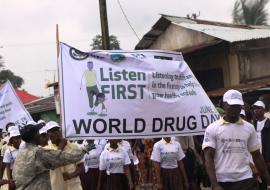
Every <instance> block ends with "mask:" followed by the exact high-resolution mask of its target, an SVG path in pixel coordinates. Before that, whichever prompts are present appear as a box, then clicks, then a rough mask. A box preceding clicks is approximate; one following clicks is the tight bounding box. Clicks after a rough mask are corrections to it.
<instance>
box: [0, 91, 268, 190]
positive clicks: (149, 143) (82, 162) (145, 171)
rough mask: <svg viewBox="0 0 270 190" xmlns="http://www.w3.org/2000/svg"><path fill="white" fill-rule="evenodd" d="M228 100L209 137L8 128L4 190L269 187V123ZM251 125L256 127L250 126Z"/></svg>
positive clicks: (0, 166) (259, 108) (257, 110)
mask: <svg viewBox="0 0 270 190" xmlns="http://www.w3.org/2000/svg"><path fill="white" fill-rule="evenodd" d="M243 108H245V107H244V101H243V98H242V94H241V93H240V92H238V91H236V90H229V91H227V92H226V93H225V94H224V96H223V106H222V109H220V108H219V109H218V110H221V111H220V114H221V118H220V119H219V120H217V121H215V122H214V123H212V124H210V125H209V126H208V127H207V129H206V132H205V135H204V136H203V135H202V136H185V137H183V136H181V137H163V138H157V139H132V140H122V139H117V140H116V139H109V140H105V139H99V140H97V139H96V140H94V139H87V140H78V141H68V140H67V139H65V138H63V137H62V133H61V127H60V126H59V124H58V123H56V122H54V121H49V122H47V123H45V122H44V121H43V120H40V121H38V122H37V123H36V122H34V121H31V122H29V123H27V125H26V126H24V127H19V126H15V124H14V123H12V122H11V123H8V124H7V125H6V126H5V129H4V131H5V132H6V136H5V135H4V133H1V136H2V139H1V143H0V146H1V162H0V179H1V180H0V185H1V186H0V189H1V190H4V189H6V190H15V189H18V190H135V189H138V188H139V189H149V188H150V189H158V190H201V189H202V188H204V187H211V188H212V189H213V190H222V189H223V190H255V189H260V190H266V189H270V177H269V173H268V170H269V169H270V138H269V137H270V119H268V118H267V117H265V110H266V105H265V104H264V102H262V101H260V100H258V101H256V102H255V103H254V104H253V105H252V106H251V108H252V109H251V113H252V120H251V119H248V118H247V114H246V112H247V110H244V109H243ZM251 123H253V124H254V125H252V124H251Z"/></svg>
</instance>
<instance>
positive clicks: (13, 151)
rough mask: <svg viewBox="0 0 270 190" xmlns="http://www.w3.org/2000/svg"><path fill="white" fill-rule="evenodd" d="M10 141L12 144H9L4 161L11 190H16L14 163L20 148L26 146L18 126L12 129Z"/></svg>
mask: <svg viewBox="0 0 270 190" xmlns="http://www.w3.org/2000/svg"><path fill="white" fill-rule="evenodd" d="M9 143H10V144H11V145H12V146H9V147H8V148H7V150H6V151H5V154H4V158H3V163H4V164H5V165H6V169H7V178H8V181H10V183H9V190H15V183H14V181H13V177H12V170H13V165H14V162H15V159H16V157H17V154H18V152H19V150H20V149H22V148H24V146H25V143H24V142H22V140H21V136H20V132H19V129H18V127H17V126H14V129H13V130H11V131H10V134H9ZM12 181H13V182H12Z"/></svg>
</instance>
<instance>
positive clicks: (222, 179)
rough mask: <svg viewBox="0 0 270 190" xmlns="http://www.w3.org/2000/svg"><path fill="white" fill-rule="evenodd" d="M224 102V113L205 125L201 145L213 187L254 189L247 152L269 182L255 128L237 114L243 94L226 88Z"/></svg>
mask: <svg viewBox="0 0 270 190" xmlns="http://www.w3.org/2000/svg"><path fill="white" fill-rule="evenodd" d="M223 102H224V105H223V107H224V110H225V115H224V117H223V118H221V119H219V120H217V121H215V122H214V123H212V124H210V125H209V126H208V127H207V128H206V131H205V136H204V141H203V147H202V148H203V151H204V156H205V167H206V171H207V173H208V176H209V179H210V182H211V184H212V189H213V190H222V189H223V190H257V184H256V181H255V179H254V178H253V176H252V171H251V168H250V166H249V157H248V152H250V153H251V155H252V158H253V161H254V164H255V166H256V167H257V169H258V170H259V172H260V174H261V175H262V178H263V179H264V180H265V181H266V182H267V184H268V185H270V177H269V174H268V172H267V170H266V166H265V163H264V161H263V157H262V155H261V153H260V143H259V141H258V138H257V134H256V131H255V128H254V126H253V125H252V124H250V123H248V122H247V121H244V120H242V119H241V118H240V111H241V108H242V106H243V105H244V102H243V98H242V94H241V93H240V92H239V91H236V90H228V91H227V92H226V93H225V94H224V96H223Z"/></svg>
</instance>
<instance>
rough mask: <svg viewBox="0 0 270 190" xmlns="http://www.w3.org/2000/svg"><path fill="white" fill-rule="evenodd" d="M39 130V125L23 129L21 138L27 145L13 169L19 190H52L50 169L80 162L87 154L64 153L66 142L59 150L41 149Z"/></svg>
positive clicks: (63, 142)
mask: <svg viewBox="0 0 270 190" xmlns="http://www.w3.org/2000/svg"><path fill="white" fill-rule="evenodd" d="M39 129H40V127H39V125H27V126H25V127H24V128H23V129H21V137H22V139H23V140H24V141H25V142H26V145H25V148H24V149H23V150H21V151H20V152H19V153H18V156H17V158H16V161H15V164H14V168H13V178H14V180H15V184H16V189H17V190H51V183H50V174H49V171H50V169H55V168H58V167H60V166H64V165H66V164H71V163H75V162H78V161H79V160H81V159H82V158H83V156H84V154H85V153H86V152H84V151H81V150H77V151H74V152H72V153H66V152H64V151H62V150H63V149H64V147H65V145H66V143H67V141H66V140H63V141H62V142H61V143H60V144H59V146H58V148H59V150H45V149H43V148H41V147H39V146H38V144H39V138H40V137H39V132H38V131H39Z"/></svg>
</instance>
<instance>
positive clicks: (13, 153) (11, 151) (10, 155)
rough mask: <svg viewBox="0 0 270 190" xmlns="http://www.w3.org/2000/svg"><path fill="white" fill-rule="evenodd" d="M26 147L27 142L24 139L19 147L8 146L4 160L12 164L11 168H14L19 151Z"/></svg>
mask: <svg viewBox="0 0 270 190" xmlns="http://www.w3.org/2000/svg"><path fill="white" fill-rule="evenodd" d="M24 147H25V142H24V141H22V142H21V144H20V146H19V149H15V148H14V147H8V148H7V149H6V151H5V153H4V157H3V162H4V163H8V164H10V169H13V165H14V162H15V159H16V157H17V154H18V152H19V151H20V150H21V149H23V148H24Z"/></svg>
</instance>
